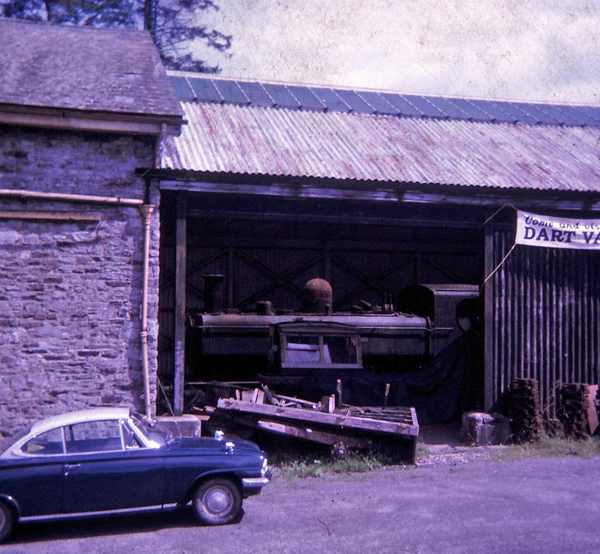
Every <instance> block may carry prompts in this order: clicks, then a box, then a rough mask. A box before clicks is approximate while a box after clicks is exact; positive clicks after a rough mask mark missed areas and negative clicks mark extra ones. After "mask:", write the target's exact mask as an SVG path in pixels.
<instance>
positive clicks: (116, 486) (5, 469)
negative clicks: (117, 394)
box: [0, 408, 271, 541]
mask: <svg viewBox="0 0 600 554" xmlns="http://www.w3.org/2000/svg"><path fill="white" fill-rule="evenodd" d="M270 477H271V475H270V471H269V469H268V463H267V458H266V456H265V454H264V453H263V452H261V451H260V449H259V447H258V446H257V445H255V444H254V443H252V442H248V441H227V440H224V439H223V440H218V439H211V438H198V437H180V438H173V437H172V436H171V435H170V434H169V433H167V432H165V431H164V430H162V429H161V428H160V427H158V426H157V425H156V423H155V422H153V421H151V420H148V419H147V418H145V417H142V416H141V415H139V414H136V413H134V412H132V411H131V410H129V409H127V408H96V409H91V410H84V411H79V412H72V413H68V414H64V415H60V416H55V417H51V418H49V419H46V420H43V421H40V422H38V423H36V424H34V425H33V427H32V428H31V430H30V431H29V432H28V433H26V434H24V435H22V436H20V437H19V438H17V439H16V440H13V443H12V444H11V446H9V447H8V448H7V449H5V450H4V451H3V452H2V454H0V541H4V540H6V538H7V537H8V536H9V535H10V533H11V531H12V530H13V528H14V526H15V524H16V523H17V522H18V521H19V519H21V518H27V517H32V516H50V515H60V514H74V513H86V512H97V511H107V510H123V509H133V508H140V507H147V506H165V505H172V504H179V505H184V504H187V503H188V502H191V503H192V507H193V510H194V513H195V515H196V516H197V518H198V519H199V521H200V522H201V523H203V524H206V525H223V524H226V523H233V522H237V521H239V520H240V519H241V517H242V513H243V512H242V501H243V499H244V498H247V497H248V496H252V495H255V494H258V493H259V492H260V491H261V489H262V487H263V486H264V485H266V484H267V483H268V482H269V480H270Z"/></svg>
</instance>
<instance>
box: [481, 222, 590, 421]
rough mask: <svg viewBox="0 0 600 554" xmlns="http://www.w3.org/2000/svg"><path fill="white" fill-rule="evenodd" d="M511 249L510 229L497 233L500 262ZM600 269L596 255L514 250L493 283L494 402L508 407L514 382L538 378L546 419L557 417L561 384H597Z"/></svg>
mask: <svg viewBox="0 0 600 554" xmlns="http://www.w3.org/2000/svg"><path fill="white" fill-rule="evenodd" d="M511 246H512V234H511V231H509V230H508V229H501V228H497V229H496V230H495V232H494V233H493V248H494V258H495V260H496V263H500V260H501V259H502V258H503V256H504V254H505V253H506V252H508V250H509V249H510V248H511ZM599 271H600V256H598V253H597V252H587V251H581V250H557V249H542V248H531V247H526V246H517V247H516V248H515V250H514V251H513V253H512V254H511V255H510V256H509V258H508V259H507V261H506V262H505V264H504V265H503V266H501V268H500V270H499V271H498V272H497V273H496V275H495V276H494V278H493V279H492V280H491V283H490V285H488V286H492V287H493V300H492V302H491V303H490V306H489V308H488V309H491V310H492V314H491V317H489V318H488V320H487V321H488V324H489V325H491V328H488V329H486V333H489V336H488V339H489V340H488V342H487V344H488V345H491V349H492V351H491V352H488V353H487V355H488V356H490V357H491V363H490V364H487V367H488V370H490V371H492V375H491V378H490V379H489V381H488V382H489V383H491V385H492V387H493V393H492V401H493V403H498V402H501V399H502V395H503V393H504V392H506V391H507V390H508V388H509V385H510V382H511V380H512V379H514V378H531V379H537V380H538V381H539V384H540V395H541V401H542V408H543V410H544V415H545V416H554V415H555V411H556V401H555V394H556V387H557V385H559V384H562V383H590V384H596V383H598V377H599V372H600V282H599V281H598V278H597V276H598V273H599Z"/></svg>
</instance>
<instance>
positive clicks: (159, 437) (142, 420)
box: [132, 414, 172, 446]
mask: <svg viewBox="0 0 600 554" xmlns="http://www.w3.org/2000/svg"><path fill="white" fill-rule="evenodd" d="M132 421H133V424H134V425H135V426H136V427H137V429H138V430H139V431H140V432H141V433H142V435H144V437H146V439H148V440H149V441H151V442H152V443H154V444H155V445H157V446H163V445H165V444H166V443H168V442H169V441H170V440H171V438H172V436H171V433H169V432H167V431H165V430H164V429H161V428H160V427H159V426H158V425H157V424H156V422H155V421H152V420H151V419H148V418H146V417H144V416H142V415H140V414H132Z"/></svg>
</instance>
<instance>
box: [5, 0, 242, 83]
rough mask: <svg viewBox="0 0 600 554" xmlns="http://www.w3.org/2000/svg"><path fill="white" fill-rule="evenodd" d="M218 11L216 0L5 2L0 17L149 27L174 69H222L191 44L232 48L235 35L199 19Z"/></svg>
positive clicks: (222, 49) (213, 71)
mask: <svg viewBox="0 0 600 554" xmlns="http://www.w3.org/2000/svg"><path fill="white" fill-rule="evenodd" d="M207 10H215V11H218V10H219V6H218V5H217V4H216V3H215V1H214V0H0V15H2V16H4V17H9V18H15V19H32V20H38V21H50V22H52V23H65V24H72V25H89V26H94V27H127V28H142V27H143V28H145V29H148V30H149V31H150V33H151V34H152V36H153V38H154V42H155V43H156V46H157V47H158V50H159V52H160V55H161V57H162V59H163V61H164V63H165V65H166V66H167V67H169V68H171V69H182V70H186V71H200V72H203V73H218V72H219V71H220V68H219V66H212V65H207V64H206V63H205V62H204V61H203V60H201V59H199V58H198V57H197V55H196V53H195V52H194V51H193V49H192V48H191V47H192V46H193V44H194V43H198V42H200V43H204V44H205V45H207V46H209V47H211V48H214V49H216V50H218V51H220V52H222V53H223V54H225V55H226V54H227V51H228V50H229V49H230V47H231V41H232V37H231V35H225V34H223V33H221V32H219V31H217V30H216V29H213V28H211V27H209V26H206V25H202V24H201V23H200V21H201V18H202V12H205V11H207Z"/></svg>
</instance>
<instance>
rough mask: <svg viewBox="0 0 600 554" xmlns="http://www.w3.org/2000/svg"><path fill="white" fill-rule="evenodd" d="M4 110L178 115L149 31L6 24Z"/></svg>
mask: <svg viewBox="0 0 600 554" xmlns="http://www.w3.org/2000/svg"><path fill="white" fill-rule="evenodd" d="M0 37H1V47H0V104H9V105H13V106H25V107H39V108H59V109H73V110H84V111H93V112H102V113H106V112H113V113H119V114H136V115H145V116H161V117H165V116H166V117H178V116H181V108H180V106H179V102H178V99H177V96H176V95H175V92H174V90H173V86H172V84H171V82H170V80H169V79H168V78H167V76H166V72H165V70H164V68H163V65H162V62H161V60H160V56H159V55H158V51H157V49H156V47H155V46H154V43H153V41H152V38H151V37H150V35H149V34H148V33H147V32H145V31H136V30H130V29H105V28H91V27H77V26H68V25H53V24H49V23H41V22H31V21H18V20H12V19H4V18H0Z"/></svg>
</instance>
